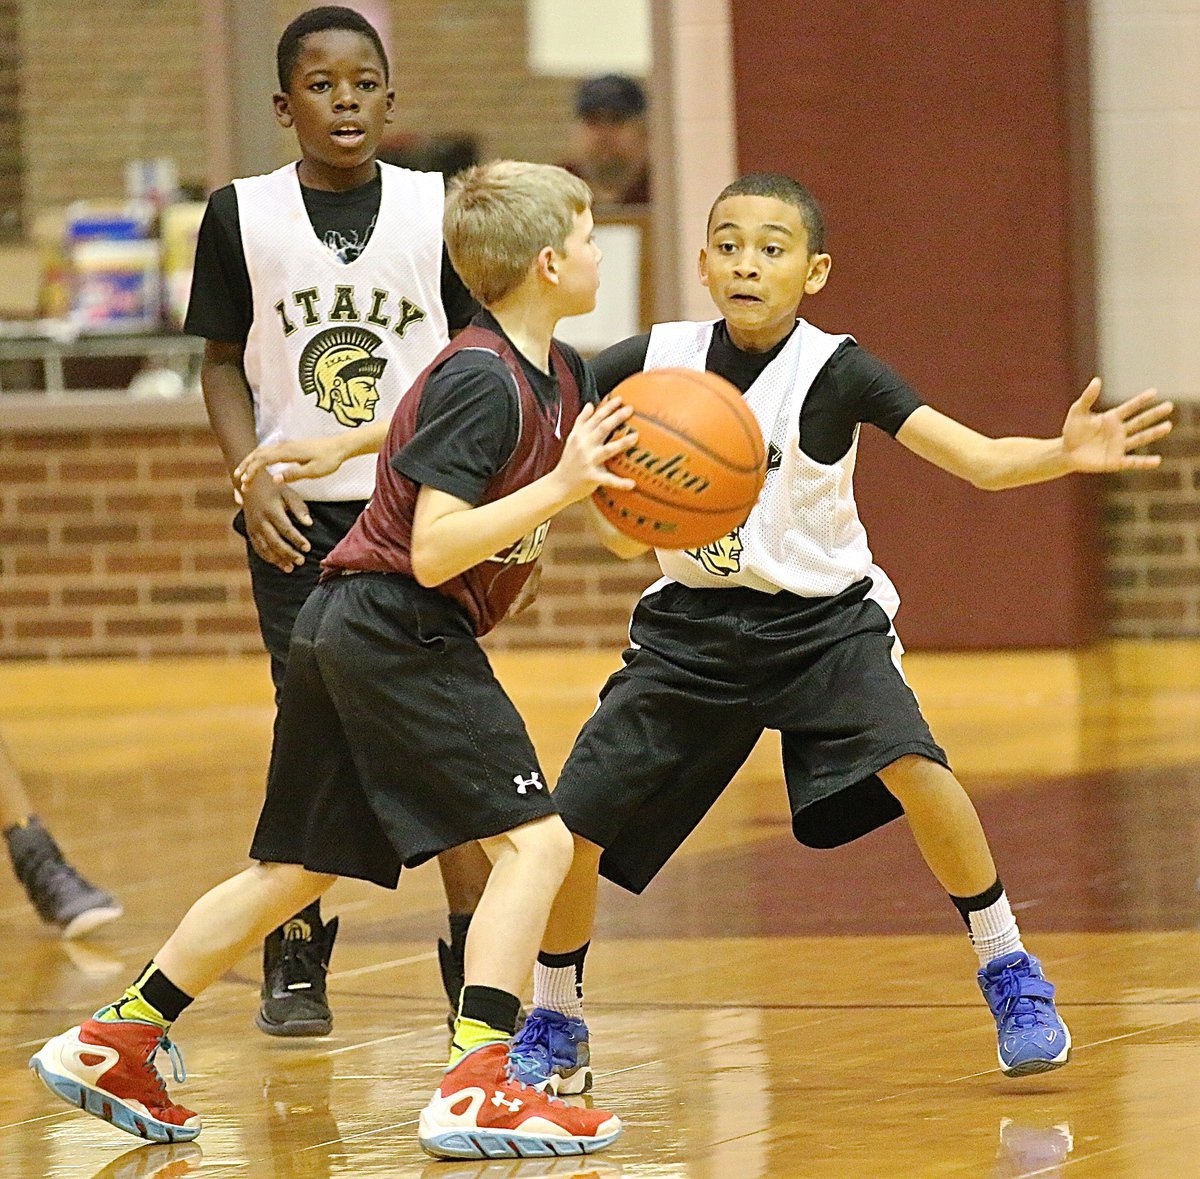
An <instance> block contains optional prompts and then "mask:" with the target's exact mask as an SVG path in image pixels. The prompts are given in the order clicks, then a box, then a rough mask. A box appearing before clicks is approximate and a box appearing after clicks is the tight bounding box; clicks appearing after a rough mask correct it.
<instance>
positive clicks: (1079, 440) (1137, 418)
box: [1062, 377, 1175, 471]
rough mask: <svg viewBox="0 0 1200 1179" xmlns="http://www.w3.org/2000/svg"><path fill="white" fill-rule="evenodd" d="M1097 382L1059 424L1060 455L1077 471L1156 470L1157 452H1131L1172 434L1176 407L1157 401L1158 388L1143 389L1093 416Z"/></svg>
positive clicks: (1098, 390) (1096, 396) (1096, 397)
mask: <svg viewBox="0 0 1200 1179" xmlns="http://www.w3.org/2000/svg"><path fill="white" fill-rule="evenodd" d="M1099 397H1100V378H1099V377H1095V378H1093V379H1092V380H1091V381H1090V382H1089V383H1088V387H1087V388H1086V389H1084V391H1083V393H1082V394H1081V395H1080V397H1079V400H1078V401H1076V402H1075V403H1074V404H1073V405H1072V406H1071V408H1070V409H1069V410H1068V411H1067V420H1066V421H1065V422H1064V423H1063V432H1062V441H1063V453H1064V454H1065V455H1066V457H1067V459H1068V460H1069V461H1070V463H1071V466H1072V467H1073V468H1074V469H1075V470H1076V471H1138V470H1144V469H1146V468H1148V467H1157V466H1158V464H1159V463H1160V462H1162V457H1161V456H1160V455H1157V454H1132V453H1131V452H1132V451H1134V450H1137V449H1139V448H1140V447H1143V446H1148V445H1149V444H1150V443H1152V442H1157V441H1158V440H1159V439H1160V438H1165V437H1166V436H1167V435H1168V434H1169V433H1170V432H1171V422H1170V420H1169V419H1170V417H1171V414H1172V413H1174V411H1175V406H1174V405H1173V404H1172V403H1171V402H1170V401H1160V400H1159V398H1158V390H1157V389H1146V390H1145V391H1144V392H1142V393H1139V394H1138V395H1137V396H1136V397H1131V398H1130V399H1129V400H1128V401H1124V402H1122V403H1121V404H1120V405H1114V406H1113V408H1112V409H1106V410H1104V411H1103V412H1100V413H1097V412H1096V411H1095V410H1094V409H1093V406H1094V405H1095V404H1096V401H1097V400H1098V399H1099Z"/></svg>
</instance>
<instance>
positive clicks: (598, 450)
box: [554, 397, 637, 502]
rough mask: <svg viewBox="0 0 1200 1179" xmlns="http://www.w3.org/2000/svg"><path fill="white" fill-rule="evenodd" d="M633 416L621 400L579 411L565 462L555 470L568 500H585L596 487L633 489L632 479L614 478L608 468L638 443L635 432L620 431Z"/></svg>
mask: <svg viewBox="0 0 1200 1179" xmlns="http://www.w3.org/2000/svg"><path fill="white" fill-rule="evenodd" d="M632 413H633V410H632V408H631V407H630V406H628V405H625V404H624V403H623V402H622V401H621V399H620V398H619V397H606V398H605V399H604V400H603V401H601V402H600V404H599V405H590V404H589V405H585V406H584V407H583V409H582V410H580V411H579V417H577V418H576V419H575V425H574V427H573V428H572V430H571V433H570V434H569V435H568V436H567V444H566V446H565V447H563V453H562V458H560V459H559V460H558V466H557V467H555V468H554V474H555V476H556V477H557V478H558V479H559V481H560V482H561V483H562V485H563V490H564V493H565V498H566V499H568V500H569V501H572V502H573V501H575V500H579V499H585V498H586V497H587V496H589V495H591V494H592V492H593V491H595V490H596V488H597V487H615V488H619V489H620V490H622V491H631V490H632V489H633V487H634V482H633V480H632V479H624V478H622V477H621V476H619V475H614V474H613V473H612V472H611V471H610V470H609V469H608V467H607V465H606V464H607V463H608V462H609V460H611V459H614V458H616V456H617V455H619V454H624V453H625V451H627V450H629V449H630V447H632V446H634V445H635V444H636V443H637V431H636V430H630V429H628V428H626V429H621V428H620V427H622V426H623V425H624V423H625V422H627V421H628V420H629V417H630V415H631V414H632Z"/></svg>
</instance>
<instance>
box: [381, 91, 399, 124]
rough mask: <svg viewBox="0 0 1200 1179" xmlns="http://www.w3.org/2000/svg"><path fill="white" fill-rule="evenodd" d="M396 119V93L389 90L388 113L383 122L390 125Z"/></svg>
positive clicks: (385, 114)
mask: <svg viewBox="0 0 1200 1179" xmlns="http://www.w3.org/2000/svg"><path fill="white" fill-rule="evenodd" d="M395 118H396V92H395V91H394V90H389V91H388V92H387V111H386V112H385V113H384V116H383V121H384V122H385V123H390V122H392V121H393V120H394V119H395Z"/></svg>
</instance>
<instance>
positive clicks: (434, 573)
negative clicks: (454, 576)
mask: <svg viewBox="0 0 1200 1179" xmlns="http://www.w3.org/2000/svg"><path fill="white" fill-rule="evenodd" d="M410 557H411V560H412V574H413V580H414V581H415V582H416V583H417V584H418V585H419V586H423V587H424V588H425V589H435V588H436V587H437V586H439V585H441V584H442V582H443V581H445V580H446V578H445V577H444V576H443V575H442V571H441V569H440V568H439V566H438V562H437V561H436V560H434V557H433V554H432V553H430V552H429V551H428V549H427V548H426V547H425V546H422V545H417V544H414V545H413V547H412V552H411V554H410Z"/></svg>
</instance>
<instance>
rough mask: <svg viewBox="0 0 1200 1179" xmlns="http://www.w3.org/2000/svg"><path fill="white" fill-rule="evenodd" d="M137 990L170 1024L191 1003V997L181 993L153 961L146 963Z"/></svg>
mask: <svg viewBox="0 0 1200 1179" xmlns="http://www.w3.org/2000/svg"><path fill="white" fill-rule="evenodd" d="M137 988H138V990H139V991H141V993H142V998H143V999H145V1000H146V1002H147V1003H149V1004H150V1006H151V1007H153V1008H154V1009H155V1010H156V1011H158V1012H160V1013H161V1014H162V1017H163V1019H165V1020H167V1021H168V1022H170V1023H174V1022H175V1021H176V1020H177V1019H178V1018H179V1017H180V1016H181V1015H182V1014H183V1013H184V1011H185V1010H186V1009H187V1007H188V1005H189V1004H190V1003H191V1002H192V996H191V995H188V994H185V993H184V992H183V991H181V990H180V989H179V988H178V987H177V986H176V985H175V984H174V983H173V982H172V981H171V980H170V979H169V978H167V976H166V975H165V974H163V972H162V970H160V969H159V967H157V966H156V965H155V964H154V962H153V961H150V962H147V963H146V969H145V970H143V971H142V977H141V978H139V979H138V981H137Z"/></svg>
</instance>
